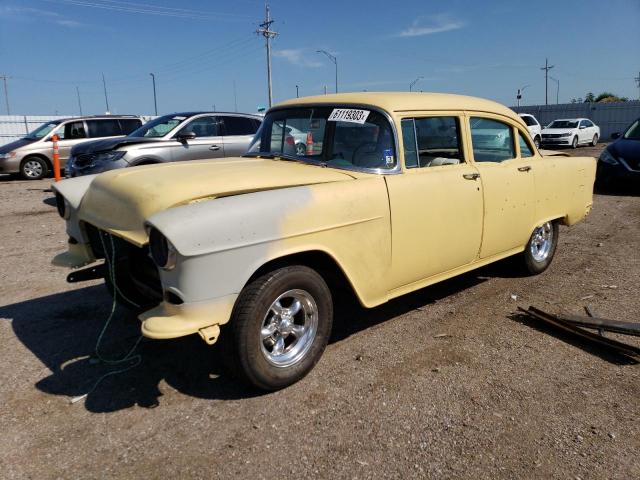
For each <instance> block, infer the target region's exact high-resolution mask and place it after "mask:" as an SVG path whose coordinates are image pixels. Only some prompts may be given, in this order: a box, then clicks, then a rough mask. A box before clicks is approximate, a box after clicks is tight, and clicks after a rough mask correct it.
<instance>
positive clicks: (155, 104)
mask: <svg viewBox="0 0 640 480" xmlns="http://www.w3.org/2000/svg"><path fill="white" fill-rule="evenodd" d="M149 75H151V80H153V107H154V108H155V111H156V117H157V116H158V101H157V100H156V76H155V75H154V74H153V73H150V74H149Z"/></svg>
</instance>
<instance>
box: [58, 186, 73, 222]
mask: <svg viewBox="0 0 640 480" xmlns="http://www.w3.org/2000/svg"><path fill="white" fill-rule="evenodd" d="M56 208H57V209H58V214H59V215H60V216H61V217H62V218H64V219H65V220H68V219H69V215H70V214H71V209H70V208H69V204H68V203H67V200H65V198H64V197H63V196H62V194H61V193H60V192H56Z"/></svg>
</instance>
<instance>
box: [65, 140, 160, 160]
mask: <svg viewBox="0 0 640 480" xmlns="http://www.w3.org/2000/svg"><path fill="white" fill-rule="evenodd" d="M162 141H163V140H162V139H161V138H148V137H116V138H105V139H104V140H94V141H92V142H82V143H80V144H78V145H76V146H75V147H73V149H72V150H71V155H73V156H77V155H82V154H86V153H99V152H109V151H111V150H115V149H116V148H120V147H124V146H125V145H135V144H138V143H153V142H162Z"/></svg>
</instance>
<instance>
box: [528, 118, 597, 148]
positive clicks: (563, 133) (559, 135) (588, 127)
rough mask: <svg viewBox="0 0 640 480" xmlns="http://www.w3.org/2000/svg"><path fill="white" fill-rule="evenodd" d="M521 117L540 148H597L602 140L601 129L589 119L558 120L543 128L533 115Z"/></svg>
mask: <svg viewBox="0 0 640 480" xmlns="http://www.w3.org/2000/svg"><path fill="white" fill-rule="evenodd" d="M519 115H520V117H521V118H522V120H523V121H524V122H525V123H526V124H527V129H528V130H529V134H530V135H531V138H532V139H533V142H534V143H535V144H536V147H538V148H539V147H540V146H546V145H552V146H568V147H572V148H577V147H578V146H580V145H593V146H595V145H596V144H597V143H598V140H599V139H600V127H598V126H597V125H595V124H594V123H593V122H592V121H591V120H589V119H588V118H565V119H558V120H554V121H553V122H551V123H550V124H549V125H547V126H546V127H544V128H543V127H542V126H541V125H540V122H538V119H537V118H536V117H534V116H533V115H530V114H528V113H520V114H519Z"/></svg>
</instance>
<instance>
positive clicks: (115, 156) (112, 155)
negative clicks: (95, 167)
mask: <svg viewBox="0 0 640 480" xmlns="http://www.w3.org/2000/svg"><path fill="white" fill-rule="evenodd" d="M126 153H127V152H126V151H123V150H113V151H111V152H102V153H98V154H96V156H95V159H94V161H95V162H115V161H116V160H120V159H121V158H122V157H124V156H125V154H126Z"/></svg>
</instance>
